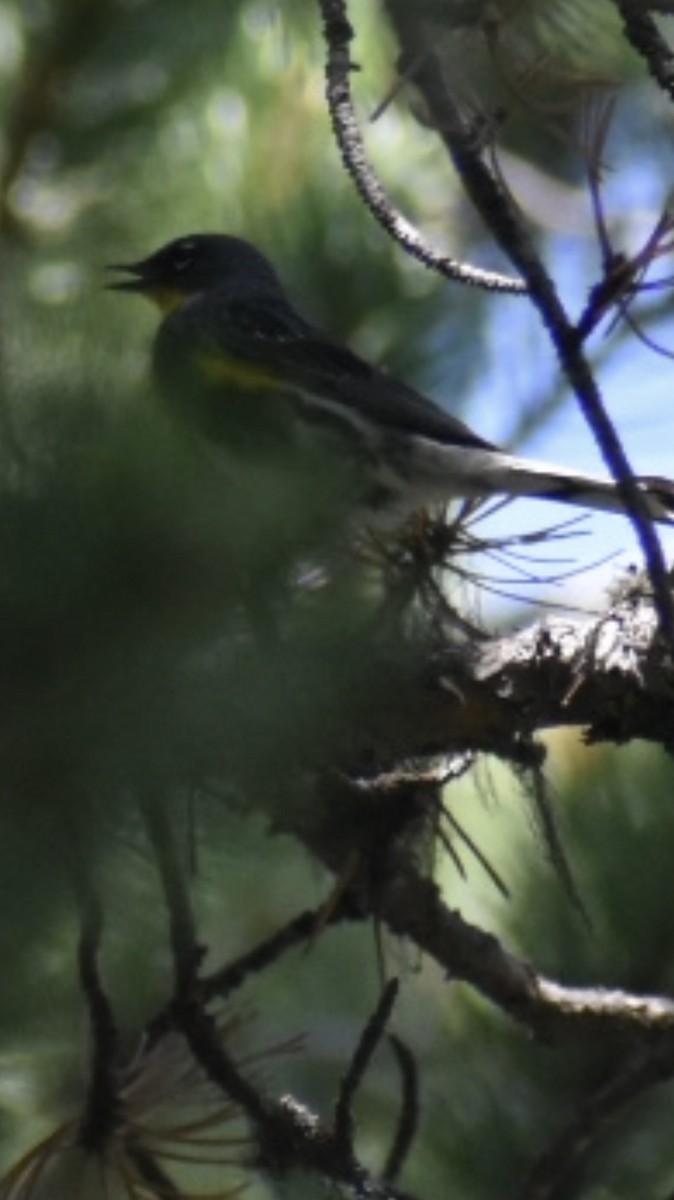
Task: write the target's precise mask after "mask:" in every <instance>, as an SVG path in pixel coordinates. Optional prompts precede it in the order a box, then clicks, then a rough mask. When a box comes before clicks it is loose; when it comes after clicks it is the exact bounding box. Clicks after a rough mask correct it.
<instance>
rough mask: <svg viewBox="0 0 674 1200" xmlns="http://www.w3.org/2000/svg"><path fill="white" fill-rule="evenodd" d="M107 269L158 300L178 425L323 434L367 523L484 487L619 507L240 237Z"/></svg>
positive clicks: (209, 432)
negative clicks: (335, 323) (318, 299)
mask: <svg viewBox="0 0 674 1200" xmlns="http://www.w3.org/2000/svg"><path fill="white" fill-rule="evenodd" d="M111 269H112V270H114V271H116V272H122V273H123V274H124V278H122V279H117V280H116V281H115V282H113V283H111V284H110V285H109V286H110V287H111V288H112V289H113V290H115V291H122V292H129V293H136V294H139V295H141V296H144V297H146V298H148V299H149V300H151V301H152V302H153V303H154V304H156V305H157V307H158V308H159V310H160V313H161V321H160V324H159V327H158V330H157V333H156V336H155V340H154V346H153V369H154V374H155V376H156V379H157V382H158V385H159V388H160V390H161V391H162V392H163V394H164V395H165V396H166V397H167V399H168V401H169V405H170V407H171V408H172V409H173V411H174V412H175V413H176V415H177V416H178V418H179V419H180V420H181V421H182V422H183V423H184V424H185V425H186V426H189V427H190V428H191V429H192V430H193V431H195V432H197V433H198V434H199V435H200V436H201V437H203V438H206V439H208V440H209V441H211V442H215V443H218V444H219V445H220V446H222V447H223V448H224V449H226V450H228V451H229V453H230V454H231V455H232V456H234V457H235V458H239V460H243V461H251V460H252V461H257V462H259V461H264V459H265V456H268V455H270V454H276V455H279V454H280V455H284V454H286V453H288V454H297V453H299V449H298V448H301V450H302V451H304V452H310V453H312V454H316V453H320V447H321V445H322V444H326V442H323V443H322V441H321V438H323V439H328V438H329V439H330V444H331V447H332V448H333V449H334V448H335V447H337V448H338V450H339V454H340V455H343V457H344V461H345V462H347V463H348V464H349V467H350V475H349V478H350V481H351V485H352V486H353V487H354V489H355V491H356V492H357V497H354V503H355V505H356V507H357V509H358V512H359V514H360V519H361V520H365V521H366V522H369V523H371V524H372V525H373V526H378V527H383V528H388V527H392V526H396V525H398V524H400V523H402V522H404V520H405V519H406V518H407V517H408V516H410V515H411V514H412V513H414V512H415V511H417V510H420V509H422V508H424V507H426V506H430V505H432V504H436V503H448V502H450V501H452V500H456V499H463V500H466V499H476V500H481V499H487V498H492V497H506V498H515V497H523V496H527V497H530V498H535V499H539V500H550V501H555V502H558V503H562V504H567V505H576V506H580V507H581V508H584V509H591V510H603V511H608V512H614V513H622V514H625V512H626V504H625V499H624V495H623V493H622V491H621V489H620V488H619V487H618V486H617V485H616V483H615V482H614V481H613V480H612V479H609V478H602V477H600V476H594V475H590V474H583V473H581V472H579V471H575V470H573V469H570V468H566V467H562V466H556V465H553V464H549V463H546V462H538V461H535V460H533V459H528V458H524V457H518V456H517V455H515V454H511V453H509V452H508V451H506V450H503V449H501V448H499V447H498V446H497V445H495V444H493V443H491V442H489V441H487V440H486V439H485V438H483V437H481V436H480V435H479V434H477V433H475V432H473V430H472V429H470V428H469V427H468V426H467V425H465V424H464V423H463V422H462V421H460V420H459V419H458V418H457V417H455V416H453V415H452V414H451V413H449V412H448V411H446V410H445V409H444V408H442V407H440V405H439V404H437V403H435V402H434V401H433V400H431V399H429V398H428V397H426V396H425V395H423V394H422V393H421V392H419V391H417V390H416V389H415V388H414V387H412V386H411V385H410V384H408V383H406V382H404V381H403V380H402V379H400V378H397V377H396V376H395V375H393V374H390V373H388V372H387V371H386V370H385V369H383V368H381V367H378V366H376V365H374V364H372V363H370V362H368V361H366V360H365V359H364V358H362V357H360V356H359V355H358V354H356V353H354V351H352V350H351V349H350V348H349V347H348V346H347V345H346V344H345V343H344V342H342V341H340V340H339V339H337V338H335V337H333V336H331V335H330V334H328V333H325V332H323V331H322V330H321V329H319V328H318V327H316V326H315V325H313V324H312V323H311V322H310V321H308V320H307V319H306V318H305V317H304V316H303V315H302V314H301V313H300V311H299V310H298V309H297V308H296V307H295V305H294V303H293V302H292V301H291V299H290V298H289V296H288V293H287V292H286V289H285V287H284V285H283V283H282V282H281V280H280V278H279V275H278V274H277V272H276V270H275V268H274V266H273V265H272V263H271V262H270V261H269V260H268V259H267V257H266V256H265V255H264V254H263V253H262V252H261V251H260V250H258V249H257V247H256V246H254V245H253V244H252V243H251V242H249V241H246V240H244V239H243V238H240V237H235V236H233V235H230V234H222V233H197V234H189V235H187V236H184V237H178V238H175V239H174V240H172V241H170V242H168V243H167V244H165V245H163V246H161V248H160V249H158V250H156V251H155V252H154V253H152V254H150V255H149V256H148V257H146V258H143V259H140V260H138V261H136V262H128V263H115V264H112V265H111ZM307 431H310V432H311V433H313V435H314V436H313V437H312V436H309V437H306V436H305V435H306V433H307ZM636 485H637V487H638V489H639V492H640V494H641V497H642V498H643V502H644V508H645V510H646V511H647V513H648V515H649V516H650V518H651V519H652V520H653V521H656V522H660V523H662V524H674V482H672V481H671V480H668V479H664V478H658V477H651V476H649V477H637V479H636Z"/></svg>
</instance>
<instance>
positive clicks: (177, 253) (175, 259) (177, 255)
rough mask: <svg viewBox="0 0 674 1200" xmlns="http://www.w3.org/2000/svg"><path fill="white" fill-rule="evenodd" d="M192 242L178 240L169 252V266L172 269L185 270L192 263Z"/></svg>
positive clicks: (193, 246)
mask: <svg viewBox="0 0 674 1200" xmlns="http://www.w3.org/2000/svg"><path fill="white" fill-rule="evenodd" d="M194 251H195V245H194V242H179V243H178V245H177V246H175V247H174V249H173V253H172V254H171V266H172V267H173V270H174V271H186V270H187V269H188V267H191V266H192V264H193V263H194Z"/></svg>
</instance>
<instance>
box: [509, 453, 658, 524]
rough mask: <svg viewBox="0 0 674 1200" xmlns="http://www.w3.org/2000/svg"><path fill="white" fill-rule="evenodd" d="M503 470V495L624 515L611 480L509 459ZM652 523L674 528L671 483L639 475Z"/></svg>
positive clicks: (621, 500) (621, 499)
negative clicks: (550, 501) (526, 497)
mask: <svg viewBox="0 0 674 1200" xmlns="http://www.w3.org/2000/svg"><path fill="white" fill-rule="evenodd" d="M503 458H504V459H505V460H506V462H507V461H508V459H509V466H504V487H503V491H504V492H505V493H506V494H508V495H512V496H531V497H532V498H536V499H540V500H554V501H557V502H558V503H560V504H573V505H578V506H579V507H580V508H589V509H595V510H598V511H601V512H612V513H623V514H625V513H627V512H628V508H627V503H626V501H625V497H624V494H623V492H622V491H621V489H620V488H619V487H618V485H617V484H616V483H615V481H614V480H612V479H602V478H601V477H600V476H596V475H585V474H582V473H580V472H578V471H573V470H567V469H565V468H564V467H553V466H550V465H549V464H548V463H539V462H535V461H529V460H526V461H525V460H522V459H517V458H509V456H506V455H504V456H503ZM635 482H636V485H637V487H638V489H639V492H640V494H641V496H642V497H643V499H644V501H645V505H646V510H647V512H648V515H649V516H650V518H651V520H653V521H657V522H658V523H659V524H662V525H674V482H673V481H672V480H671V479H664V478H659V477H657V476H649V475H642V476H637V477H636V479H635Z"/></svg>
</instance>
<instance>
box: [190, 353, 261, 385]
mask: <svg viewBox="0 0 674 1200" xmlns="http://www.w3.org/2000/svg"><path fill="white" fill-rule="evenodd" d="M198 365H199V370H200V371H201V372H202V374H203V375H204V376H205V378H206V379H208V380H209V382H211V383H230V384H235V385H236V386H237V387H243V388H251V389H253V388H254V389H255V390H256V391H259V389H260V388H265V389H266V388H278V387H279V386H282V384H280V382H279V380H278V379H277V378H276V377H275V376H274V375H270V374H269V373H268V372H267V371H265V370H264V368H263V367H257V366H255V364H254V363H248V362H244V361H243V360H242V359H240V358H232V357H231V356H230V355H227V354H200V355H199V358H198Z"/></svg>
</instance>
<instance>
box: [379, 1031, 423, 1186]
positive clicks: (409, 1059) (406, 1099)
mask: <svg viewBox="0 0 674 1200" xmlns="http://www.w3.org/2000/svg"><path fill="white" fill-rule="evenodd" d="M388 1040H389V1045H390V1046H391V1049H392V1051H393V1053H394V1055H395V1060H396V1063H397V1064H398V1069H399V1071H400V1080H401V1085H402V1086H401V1094H402V1104H401V1106H400V1119H399V1121H398V1128H397V1129H396V1132H395V1137H394V1139H393V1144H392V1146H391V1149H390V1150H389V1152H388V1156H387V1159H386V1164H385V1166H384V1170H383V1171H382V1179H383V1180H385V1181H386V1182H387V1183H394V1182H395V1180H396V1179H397V1178H398V1176H399V1175H400V1172H401V1171H402V1169H403V1167H404V1165H405V1160H406V1158H407V1155H408V1154H409V1152H410V1149H411V1147H412V1143H413V1142H414V1139H415V1137H416V1133H417V1128H418V1126H419V1072H418V1070H417V1063H416V1059H415V1057H414V1055H413V1054H412V1051H411V1050H410V1049H409V1047H408V1046H406V1045H405V1043H404V1042H403V1041H402V1040H401V1038H399V1037H398V1036H397V1034H395V1033H390V1034H389V1038H388Z"/></svg>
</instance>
